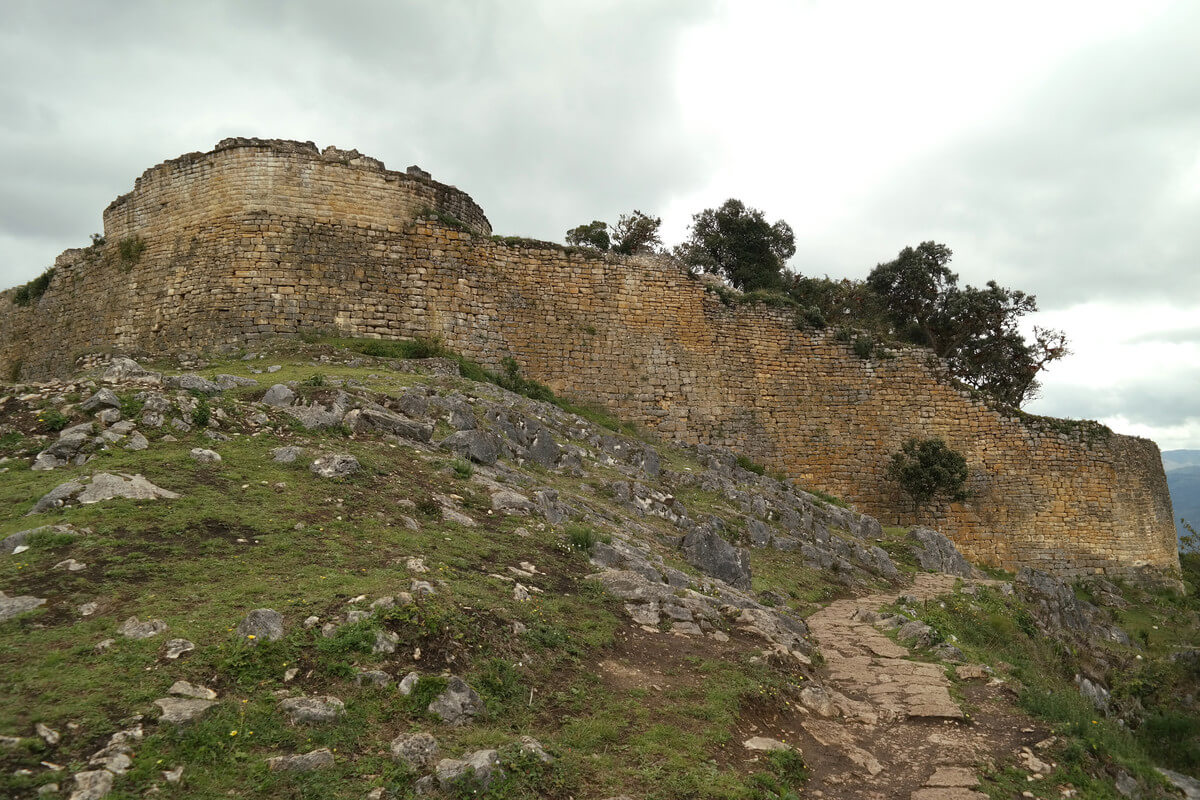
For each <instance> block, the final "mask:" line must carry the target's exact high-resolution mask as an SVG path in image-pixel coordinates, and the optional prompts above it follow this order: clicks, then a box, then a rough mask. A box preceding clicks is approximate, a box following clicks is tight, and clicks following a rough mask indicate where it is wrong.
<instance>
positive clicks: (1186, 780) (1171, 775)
mask: <svg viewBox="0 0 1200 800" xmlns="http://www.w3.org/2000/svg"><path fill="white" fill-rule="evenodd" d="M1154 769H1155V770H1156V771H1157V772H1158V774H1159V775H1162V776H1163V777H1164V778H1166V779H1167V780H1168V781H1169V782H1170V783H1171V785H1172V786H1174V787H1175V788H1176V789H1178V790H1179V791H1181V792H1183V796H1184V798H1185V800H1200V781H1198V780H1196V779H1195V778H1191V777H1188V776H1187V775H1182V774H1180V773H1178V772H1173V771H1172V770H1169V769H1162V768H1161V767H1155V768H1154Z"/></svg>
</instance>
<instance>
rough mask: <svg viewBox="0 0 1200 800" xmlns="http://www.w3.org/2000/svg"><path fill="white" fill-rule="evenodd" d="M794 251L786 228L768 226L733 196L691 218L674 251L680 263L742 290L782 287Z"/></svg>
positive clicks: (778, 223) (781, 223)
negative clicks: (686, 235) (684, 237)
mask: <svg viewBox="0 0 1200 800" xmlns="http://www.w3.org/2000/svg"><path fill="white" fill-rule="evenodd" d="M795 253H796V240H795V235H794V234H793V233H792V228H791V226H790V225H788V224H787V223H786V222H784V221H783V220H777V221H776V222H774V223H770V222H767V220H766V216H765V215H764V214H763V212H762V211H759V210H758V209H756V208H748V207H747V206H746V204H745V203H743V202H742V201H741V200H736V199H733V198H730V199H729V200H726V201H725V202H724V203H722V204H721V206H720V207H719V208H706V209H704V210H703V211H701V212H700V213H699V214H696V215H695V216H693V217H692V227H691V235H690V237H689V238H688V240H687V241H686V242H684V243H683V244H681V245H679V246H678V247H676V248H675V255H676V256H677V257H678V258H680V259H681V260H683V261H684V263H686V264H688V265H689V266H691V267H694V268H696V269H699V270H701V271H703V272H711V273H715V274H718V275H723V276H724V277H725V278H727V279H728V280H729V282H730V283H732V284H733V285H734V286H735V287H736V288H738V289H741V290H742V291H746V292H752V291H755V290H757V289H781V288H782V287H783V268H784V265H785V264H786V262H787V260H788V259H789V258H791V257H792V256H793V255H795Z"/></svg>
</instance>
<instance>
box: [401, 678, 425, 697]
mask: <svg viewBox="0 0 1200 800" xmlns="http://www.w3.org/2000/svg"><path fill="white" fill-rule="evenodd" d="M420 681H421V673H419V672H410V673H408V674H407V675H405V676H404V679H403V680H401V681H400V683H399V684H397V686H396V688H397V689H399V690H400V694H402V695H404V696H405V697H408V696H409V695H410V694H412V692H413V689H415V688H417V684H418V683H420Z"/></svg>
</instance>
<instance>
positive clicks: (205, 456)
mask: <svg viewBox="0 0 1200 800" xmlns="http://www.w3.org/2000/svg"><path fill="white" fill-rule="evenodd" d="M189 455H191V457H192V458H194V459H195V460H196V461H199V462H200V463H201V464H216V463H219V462H220V461H221V454H220V453H218V452H217V451H216V450H206V449H204V448H203V447H193V448H192V449H191V452H190V453H189Z"/></svg>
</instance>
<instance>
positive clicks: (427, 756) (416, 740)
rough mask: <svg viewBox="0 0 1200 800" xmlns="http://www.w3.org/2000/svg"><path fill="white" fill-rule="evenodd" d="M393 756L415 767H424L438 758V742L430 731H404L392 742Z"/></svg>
mask: <svg viewBox="0 0 1200 800" xmlns="http://www.w3.org/2000/svg"><path fill="white" fill-rule="evenodd" d="M391 750H392V758H394V759H396V760H397V761H399V762H401V763H403V764H407V765H408V766H410V767H412V768H413V769H423V768H425V767H428V766H429V765H430V764H432V763H433V761H434V759H436V758H437V753H438V743H437V739H435V738H433V736H432V735H430V734H428V733H402V734H400V735H399V736H397V737H396V738H395V739H392V744H391Z"/></svg>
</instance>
